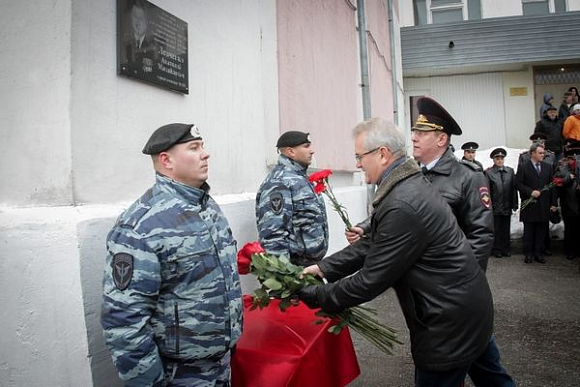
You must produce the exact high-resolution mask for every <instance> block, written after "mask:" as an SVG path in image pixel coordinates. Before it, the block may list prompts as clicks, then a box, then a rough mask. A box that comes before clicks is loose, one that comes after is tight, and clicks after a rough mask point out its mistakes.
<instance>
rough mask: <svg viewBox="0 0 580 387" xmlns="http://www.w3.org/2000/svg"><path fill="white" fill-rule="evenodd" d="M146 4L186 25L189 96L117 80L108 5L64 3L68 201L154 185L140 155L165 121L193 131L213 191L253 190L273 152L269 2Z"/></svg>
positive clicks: (123, 195)
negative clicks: (67, 24) (68, 62)
mask: <svg viewBox="0 0 580 387" xmlns="http://www.w3.org/2000/svg"><path fill="white" fill-rule="evenodd" d="M155 4H156V5H158V6H159V7H161V8H163V9H164V10H166V11H168V12H170V13H172V14H174V15H176V16H178V17H179V18H181V19H183V20H185V21H186V22H187V23H188V40H189V42H188V43H189V95H182V94H179V93H175V92H171V91H168V90H165V89H162V88H159V87H154V86H151V85H148V84H145V83H141V82H137V81H134V80H132V79H129V78H126V77H121V76H117V75H116V73H115V69H116V54H115V53H116V51H115V47H116V33H115V31H116V16H115V15H116V5H115V2H114V1H105V2H103V1H91V0H79V1H75V2H73V10H74V13H75V17H74V19H73V32H72V38H73V44H72V47H73V86H72V104H71V113H72V116H71V121H72V141H73V177H74V195H75V201H76V202H77V203H115V202H118V201H125V200H131V199H134V198H136V197H138V196H139V195H140V193H141V192H142V191H143V190H144V189H145V188H146V187H148V186H149V185H150V184H151V182H152V181H153V173H152V172H151V162H150V159H149V157H147V156H144V155H142V154H141V149H142V147H143V145H144V144H145V142H146V141H147V138H148V137H149V136H150V134H151V133H152V132H153V130H154V129H156V128H157V127H159V126H161V125H164V124H167V123H170V122H186V123H195V124H196V125H198V126H199V128H200V129H201V132H202V135H203V137H204V141H205V142H206V145H207V148H208V149H209V152H210V154H211V159H210V178H209V183H210V185H211V186H212V192H213V193H214V194H224V193H241V192H249V191H253V190H255V189H256V187H257V186H258V185H259V183H260V181H261V179H262V177H263V176H264V175H265V174H266V172H267V169H266V159H267V155H269V154H270V155H273V154H275V148H274V147H273V145H272V144H273V143H274V142H273V141H272V140H271V139H270V137H269V136H268V135H267V133H269V132H273V133H274V134H275V137H277V135H278V114H277V112H278V110H277V106H278V105H277V103H276V101H277V93H278V91H277V88H276V87H275V85H277V82H275V81H274V82H273V81H272V80H275V79H276V77H277V67H276V45H275V41H276V10H275V6H276V4H275V1H274V0H251V1H243V2H232V1H227V0H217V1H216V0H202V1H196V2H189V1H183V0H159V1H155ZM233 42H235V44H233ZM265 84H268V86H267V87H265V86H264V85H265ZM264 112H266V113H267V114H264ZM246 171H252V172H253V173H251V174H249V173H246Z"/></svg>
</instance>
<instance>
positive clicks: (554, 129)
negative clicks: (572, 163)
mask: <svg viewBox="0 0 580 387" xmlns="http://www.w3.org/2000/svg"><path fill="white" fill-rule="evenodd" d="M534 133H543V134H545V135H546V141H545V142H544V145H545V146H546V149H547V150H549V151H550V152H553V153H554V155H555V156H556V157H555V160H554V161H555V162H554V164H555V165H557V163H558V161H559V160H560V158H561V157H562V146H563V145H564V142H563V140H562V121H561V120H560V119H559V118H558V110H557V109H556V108H555V107H553V106H551V107H549V108H548V109H547V110H546V112H545V113H544V115H543V116H542V118H541V119H540V120H539V121H538V122H536V128H535V129H534ZM555 165H554V166H555Z"/></svg>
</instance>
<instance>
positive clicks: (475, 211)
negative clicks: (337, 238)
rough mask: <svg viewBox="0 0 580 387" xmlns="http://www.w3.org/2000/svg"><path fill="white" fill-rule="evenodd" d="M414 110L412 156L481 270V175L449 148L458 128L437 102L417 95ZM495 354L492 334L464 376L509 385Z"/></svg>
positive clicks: (487, 213)
mask: <svg viewBox="0 0 580 387" xmlns="http://www.w3.org/2000/svg"><path fill="white" fill-rule="evenodd" d="M417 108H418V110H419V117H418V118H417V122H416V124H415V126H413V128H412V134H411V141H412V142H413V157H414V158H415V159H416V160H417V161H418V162H419V164H420V166H421V169H422V171H423V174H424V175H425V177H426V178H427V179H428V180H429V181H431V183H432V184H433V185H434V186H435V188H437V190H438V191H439V192H440V193H441V195H442V196H443V198H444V199H445V201H446V202H447V203H448V204H449V205H450V206H451V209H452V210H453V214H454V215H455V217H456V219H457V223H458V224H459V227H460V228H461V230H462V231H463V233H464V234H465V236H466V238H467V240H468V242H469V244H470V246H471V248H472V250H473V253H474V255H475V257H476V258H477V261H478V262H479V265H480V267H481V268H482V269H483V270H484V271H485V269H486V268H487V261H488V259H489V255H490V253H491V249H492V246H493V213H492V211H491V198H490V195H489V188H488V185H487V179H486V178H485V176H484V175H483V172H482V171H481V169H480V168H479V167H478V166H477V165H475V164H474V163H472V162H470V161H466V160H461V161H460V160H457V158H456V157H455V156H454V155H453V152H451V149H450V148H449V144H450V141H451V136H452V135H460V134H461V133H462V131H461V128H460V127H459V125H458V124H457V122H455V120H454V119H453V117H452V116H451V115H450V114H449V113H448V112H447V111H446V110H445V109H444V108H443V106H441V105H440V104H439V103H437V101H435V100H433V99H431V98H428V97H422V98H419V99H418V100H417ZM499 357H500V355H499V349H498V348H497V345H496V343H495V339H494V337H493V336H492V337H491V339H490V341H489V345H488V346H487V348H486V350H485V351H484V352H483V353H482V354H481V355H480V356H479V357H478V358H477V359H476V360H475V362H473V363H472V364H471V366H470V368H469V372H468V373H469V376H470V377H471V379H472V380H473V381H474V382H475V385H476V386H478V387H479V386H486V387H493V386H505V387H508V386H509V387H512V386H515V383H514V381H513V379H512V378H511V376H509V374H508V373H507V371H506V370H505V368H504V367H503V366H502V365H501V363H500V359H499ZM476 380H477V381H479V382H476ZM482 380H485V381H486V382H481V381H482Z"/></svg>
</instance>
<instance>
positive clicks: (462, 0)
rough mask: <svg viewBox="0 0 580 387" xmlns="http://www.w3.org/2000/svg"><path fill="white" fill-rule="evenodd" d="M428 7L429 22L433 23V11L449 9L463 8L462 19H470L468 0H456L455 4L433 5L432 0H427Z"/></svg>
mask: <svg viewBox="0 0 580 387" xmlns="http://www.w3.org/2000/svg"><path fill="white" fill-rule="evenodd" d="M425 6H426V7H427V24H433V11H448V10H457V9H461V14H462V15H463V19H462V20H461V21H465V20H469V14H468V10H467V0H456V2H455V3H454V4H444V5H432V3H431V0H425Z"/></svg>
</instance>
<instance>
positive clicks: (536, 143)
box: [530, 142, 546, 154]
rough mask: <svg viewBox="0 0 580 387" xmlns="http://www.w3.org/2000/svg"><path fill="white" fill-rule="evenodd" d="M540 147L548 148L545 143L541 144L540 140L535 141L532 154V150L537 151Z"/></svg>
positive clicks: (531, 147)
mask: <svg viewBox="0 0 580 387" xmlns="http://www.w3.org/2000/svg"><path fill="white" fill-rule="evenodd" d="M538 148H542V149H546V147H545V146H544V144H541V143H539V142H535V143H533V144H532V145H531V146H530V154H531V153H532V152H535V151H537V150H538Z"/></svg>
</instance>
